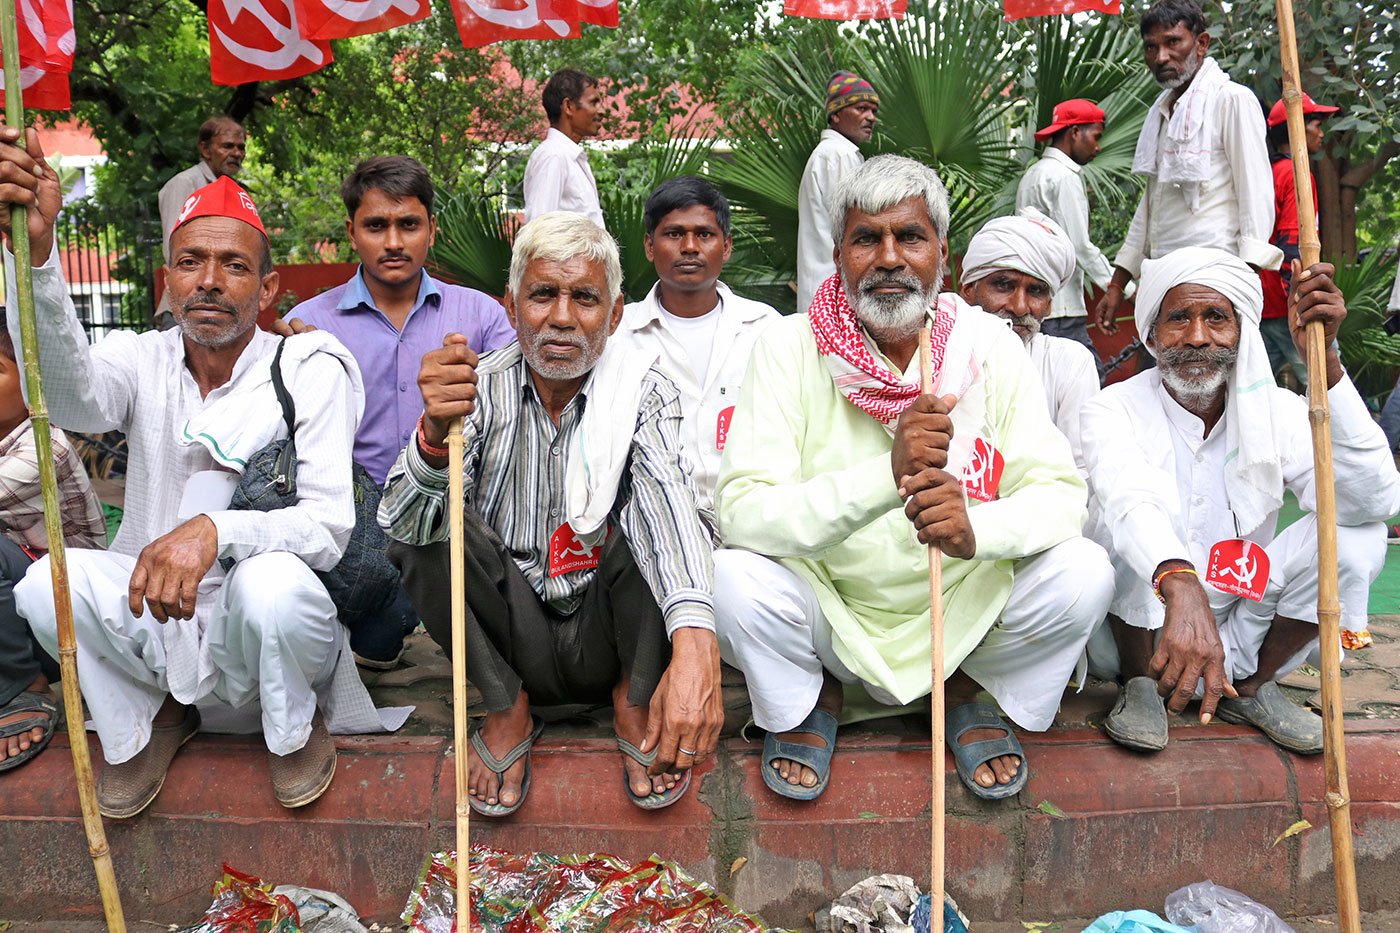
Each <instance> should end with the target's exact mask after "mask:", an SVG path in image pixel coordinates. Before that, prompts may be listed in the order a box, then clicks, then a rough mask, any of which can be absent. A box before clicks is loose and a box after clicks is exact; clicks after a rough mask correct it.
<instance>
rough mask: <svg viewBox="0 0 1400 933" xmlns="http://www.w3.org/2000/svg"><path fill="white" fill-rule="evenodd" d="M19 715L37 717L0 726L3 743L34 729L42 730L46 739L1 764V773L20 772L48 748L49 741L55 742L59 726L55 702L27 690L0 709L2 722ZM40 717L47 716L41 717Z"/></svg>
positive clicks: (0, 737)
mask: <svg viewBox="0 0 1400 933" xmlns="http://www.w3.org/2000/svg"><path fill="white" fill-rule="evenodd" d="M19 713H34V714H35V715H33V716H28V717H26V718H24V719H21V720H19V721H18V722H12V723H9V724H8V725H4V726H0V739H8V738H11V737H13V736H17V735H26V734H28V732H29V731H30V730H31V729H43V730H44V737H43V738H42V739H40V740H39V741H37V742H34V743H33V744H31V745H30V746H29V747H28V748H27V749H25V750H24V751H22V752H20V753H19V754H18V755H15V756H13V757H9V758H6V759H5V760H4V761H0V771H8V770H10V769H11V768H18V767H19V766H20V765H22V764H24V763H25V762H27V761H33V760H34V758H35V756H37V755H38V754H39V753H40V752H42V751H43V750H44V749H46V748H48V747H49V740H50V739H52V738H53V732H54V727H55V726H56V724H57V723H58V706H57V705H56V704H55V703H54V702H53V700H50V699H49V698H48V697H46V696H44V695H43V694H40V693H33V692H31V691H28V690H26V691H24V692H23V693H21V694H19V695H17V696H16V697H15V698H14V699H12V700H11V701H10V702H8V703H6V704H5V705H4V706H3V707H0V719H3V718H4V717H6V716H14V715H16V714H19ZM41 713H43V714H46V715H43V716H41V715H39V714H41Z"/></svg>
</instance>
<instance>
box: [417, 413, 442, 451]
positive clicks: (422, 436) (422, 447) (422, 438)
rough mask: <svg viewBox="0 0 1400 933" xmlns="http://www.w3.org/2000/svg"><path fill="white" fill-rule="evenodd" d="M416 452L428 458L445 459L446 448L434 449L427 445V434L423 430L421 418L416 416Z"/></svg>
mask: <svg viewBox="0 0 1400 933" xmlns="http://www.w3.org/2000/svg"><path fill="white" fill-rule="evenodd" d="M418 450H419V451H420V452H421V453H425V454H427V455H428V456H429V457H443V458H446V457H447V448H446V447H434V446H433V445H432V444H429V443H428V434H427V432H426V431H425V430H424V429H423V416H422V415H419V416H418Z"/></svg>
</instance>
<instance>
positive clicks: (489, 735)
mask: <svg viewBox="0 0 1400 933" xmlns="http://www.w3.org/2000/svg"><path fill="white" fill-rule="evenodd" d="M534 727H535V724H534V721H533V720H532V719H531V718H530V698H529V697H527V696H526V695H525V691H524V690H521V691H520V694H519V695H518V696H517V697H516V698H515V704H514V705H513V706H511V708H510V709H508V710H503V711H501V712H499V713H487V714H486V722H485V723H484V724H483V725H482V727H481V738H482V741H484V742H485V743H486V747H487V748H488V749H490V750H491V754H492V755H495V756H496V757H497V758H504V757H505V755H506V754H507V753H508V752H509V751H510V750H511V749H512V748H514V747H515V746H517V745H519V744H520V743H521V742H522V741H524V740H525V738H526V737H528V736H529V735H530V732H531V731H532V730H533V729H534ZM525 765H526V758H525V757H522V758H521V759H520V760H519V761H517V762H516V763H515V764H513V765H511V766H510V767H509V768H507V769H506V772H505V774H502V775H497V774H496V772H495V771H492V770H491V769H490V768H488V767H486V763H485V762H484V761H482V760H481V759H480V758H478V757H477V754H476V749H474V748H471V747H470V746H469V747H468V749H467V787H468V792H469V793H470V794H471V795H472V796H473V797H475V798H476V799H477V800H479V801H481V802H482V803H485V804H490V805H491V806H496V805H500V806H503V807H513V806H515V805H516V804H517V803H519V802H520V793H521V785H523V784H524V783H525Z"/></svg>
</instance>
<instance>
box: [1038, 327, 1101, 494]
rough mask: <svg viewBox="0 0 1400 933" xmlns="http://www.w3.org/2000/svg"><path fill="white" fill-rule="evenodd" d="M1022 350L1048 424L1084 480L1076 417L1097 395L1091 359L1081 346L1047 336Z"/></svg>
mask: <svg viewBox="0 0 1400 933" xmlns="http://www.w3.org/2000/svg"><path fill="white" fill-rule="evenodd" d="M1026 349H1027V350H1028V351H1030V355H1031V362H1032V363H1034V364H1035V368H1036V370H1037V371H1038V372H1039V373H1040V381H1041V384H1042V385H1043V386H1044V387H1045V403H1046V404H1047V405H1048V406H1049V408H1050V420H1051V421H1054V422H1055V427H1057V428H1059V429H1060V432H1061V433H1062V434H1064V436H1065V437H1066V438H1068V440H1069V447H1070V450H1071V451H1073V452H1074V465H1075V466H1077V467H1079V475H1080V476H1087V475H1088V470H1087V469H1086V468H1085V466H1084V453H1083V451H1082V450H1081V449H1080V447H1081V445H1080V442H1079V415H1080V413H1081V412H1082V411H1083V410H1084V404H1085V403H1086V402H1088V401H1089V399H1091V398H1093V397H1094V396H1095V395H1098V394H1099V371H1098V369H1097V368H1096V367H1095V366H1094V355H1093V354H1092V353H1090V352H1089V351H1088V349H1087V348H1086V347H1085V346H1084V345H1083V344H1081V343H1079V342H1078V341H1075V340H1068V339H1066V338H1064V337H1051V336H1050V335H1049V334H1036V335H1035V336H1034V337H1032V338H1031V342H1030V343H1029V344H1028V345H1027V347H1026Z"/></svg>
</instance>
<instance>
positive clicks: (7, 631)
mask: <svg viewBox="0 0 1400 933" xmlns="http://www.w3.org/2000/svg"><path fill="white" fill-rule="evenodd" d="M32 563H34V559H33V558H32V557H30V556H29V555H28V554H26V553H25V552H24V548H22V547H20V546H19V545H18V544H15V543H14V542H13V541H11V540H10V539H9V538H6V537H4V536H3V535H0V706H3V705H4V704H6V703H8V702H10V701H11V700H13V699H14V698H15V697H17V696H19V695H20V694H21V693H23V692H24V689H25V688H26V687H28V686H29V685H30V684H32V683H33V682H34V678H36V677H38V676H39V675H40V674H41V673H42V674H43V675H44V676H45V677H47V678H48V679H49V680H57V679H58V664H57V662H55V661H54V660H53V658H51V657H49V656H48V654H47V653H45V651H44V649H43V648H40V647H39V643H38V642H37V641H35V640H34V635H33V633H31V632H30V631H29V623H28V622H26V621H24V618H23V617H21V616H20V614H19V612H18V611H17V610H16V609H15V584H16V583H18V582H19V581H20V580H23V579H24V573H25V571H26V570H28V569H29V565H30V564H32Z"/></svg>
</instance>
